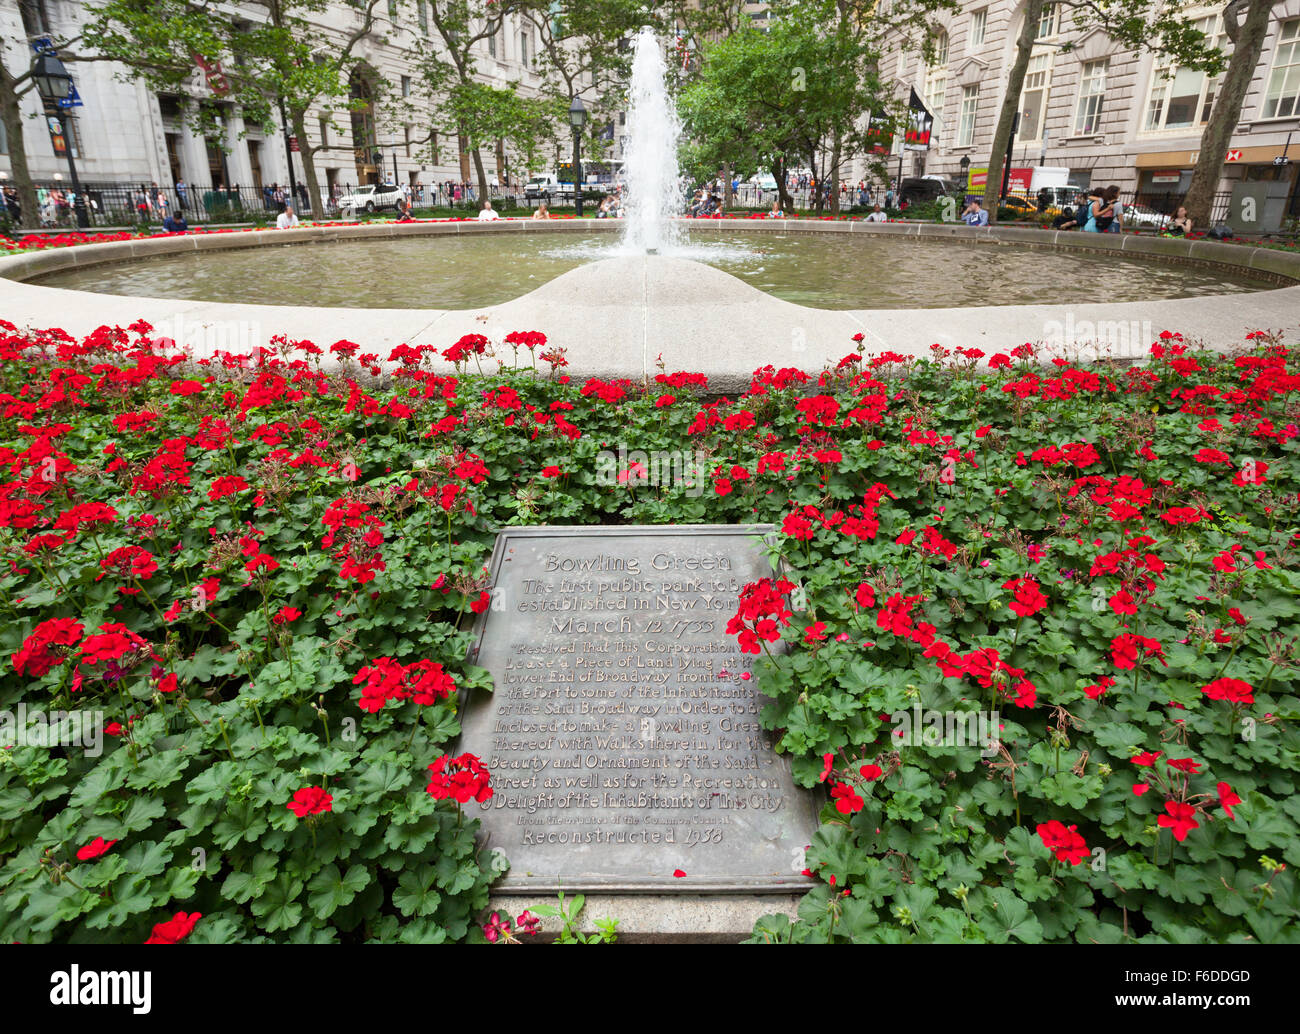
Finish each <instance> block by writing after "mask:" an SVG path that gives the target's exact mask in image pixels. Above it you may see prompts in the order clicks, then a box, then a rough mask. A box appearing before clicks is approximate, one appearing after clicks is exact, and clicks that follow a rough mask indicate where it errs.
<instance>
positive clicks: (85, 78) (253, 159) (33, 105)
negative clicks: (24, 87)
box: [0, 0, 620, 191]
mask: <svg viewBox="0 0 1300 1034" xmlns="http://www.w3.org/2000/svg"><path fill="white" fill-rule="evenodd" d="M82 7H83V5H82V4H80V3H76V2H72V0H34V2H30V0H22V2H20V3H12V2H11V3H3V4H0V40H3V41H4V42H3V45H4V47H5V60H6V63H7V64H8V65H9V67H11V68H18V67H21V65H22V64H24V63H27V62H29V61H30V60H31V52H30V46H29V43H28V41H29V40H30V39H31V38H32V37H34V36H37V35H40V34H43V33H53V34H55V35H56V36H58V37H72V36H75V35H76V34H77V32H78V30H79V28H80V25H81V20H82V17H83V11H82ZM231 7H232V10H234V11H237V10H238V5H231ZM316 24H317V26H318V28H319V29H320V30H321V35H322V38H323V41H324V44H325V45H324V47H323V48H322V49H327V48H328V45H329V43H331V42H333V43H338V42H339V41H342V40H345V39H346V38H347V37H348V36H349V35H350V34H352V33H353V32H355V30H356V29H357V28H358V27H359V26H361V25H362V24H363V22H362V13H361V11H360V10H359V9H358V8H357V7H356V6H355V5H353V4H349V3H346V2H337V3H330V4H329V5H328V7H327V8H326V9H325V10H324V11H323V12H322V13H321V14H320V15H319V16H318V18H317V21H316ZM436 35H437V30H436V29H435V28H434V27H433V25H432V24H431V22H430V19H429V11H428V7H427V4H426V3H424V2H423V0H421V2H414V0H404V2H402V3H388V4H384V3H381V4H379V6H378V8H377V22H376V25H375V26H374V28H373V30H372V31H371V33H370V34H369V35H368V36H367V37H366V38H365V39H363V40H362V41H361V42H360V43H359V44H358V45H357V46H356V47H355V48H354V50H353V54H354V55H355V56H356V57H357V58H359V59H360V60H361V61H362V62H364V69H363V74H362V75H360V76H356V77H354V79H353V83H352V85H353V95H354V96H357V97H361V98H362V99H363V100H364V99H365V98H366V97H367V96H368V95H369V94H370V93H371V92H372V91H374V92H376V93H377V92H378V89H377V87H378V84H380V83H384V84H386V89H387V96H386V97H385V98H384V99H383V100H381V101H378V102H375V103H373V104H372V105H371V106H370V107H369V108H367V109H366V110H364V111H362V112H360V113H359V114H356V115H354V113H353V112H351V111H349V110H347V109H346V108H340V109H339V110H334V111H327V110H317V111H312V112H310V113H309V114H308V117H307V132H308V137H309V140H308V141H307V143H308V144H310V145H316V144H324V147H323V148H322V149H320V150H317V151H316V152H315V164H316V171H317V176H318V178H319V182H320V186H321V189H322V191H325V190H327V189H329V188H342V187H344V186H348V185H352V184H357V183H366V182H383V181H395V182H397V183H399V184H405V183H409V184H411V185H412V186H414V185H416V184H417V183H422V184H424V185H425V186H426V187H430V186H432V185H433V184H436V183H442V182H447V181H451V182H465V181H469V182H473V181H474V180H475V171H474V166H473V162H472V160H471V156H470V154H469V153H467V152H466V150H465V144H464V141H461V140H458V139H456V138H455V137H452V138H450V139H447V138H445V137H444V138H441V139H438V138H435V139H434V140H433V141H431V142H430V143H432V144H433V145H434V146H433V148H432V153H430V148H429V147H428V146H427V145H426V146H421V142H422V141H423V139H424V138H425V137H426V136H427V135H428V133H429V125H428V121H427V120H424V121H422V120H421V119H420V110H419V109H420V105H421V103H424V104H426V105H427V103H428V102H427V100H425V101H421V99H420V97H419V87H418V82H419V80H418V70H417V67H416V63H415V61H414V59H413V51H414V49H415V48H416V45H417V43H421V42H422V43H423V44H425V45H432V44H433V41H434V40H435V39H436ZM539 45H540V41H539V37H538V32H537V29H536V27H535V26H534V25H533V24H532V23H531V22H529V21H528V20H527V19H524V18H522V17H520V16H517V15H510V16H507V18H506V19H505V23H504V25H503V27H502V29H501V31H500V32H499V33H498V34H497V36H496V37H495V38H493V39H488V40H484V41H481V42H480V43H479V44H477V48H478V50H479V51H480V53H479V54H478V55H477V71H478V74H479V76H480V78H481V79H482V80H483V81H485V82H488V83H491V84H492V85H495V86H505V85H506V84H508V83H511V82H514V83H518V84H519V88H520V91H521V92H522V93H524V94H525V95H536V94H537V93H538V92H539V91H540V89H541V86H542V77H541V74H540V71H539V64H538V47H539ZM68 68H69V70H70V71H71V72H72V74H73V76H74V78H75V80H76V86H77V91H78V93H79V95H80V96H81V98H82V101H83V103H82V106H80V107H77V108H74V109H72V117H71V118H70V119H69V121H70V123H71V126H70V131H69V136H70V138H71V139H70V143H71V146H72V149H73V157H74V159H75V160H76V162H77V171H78V174H79V175H80V177H81V179H82V180H83V181H84V182H85V183H86V184H88V185H89V184H112V183H120V184H131V185H138V184H142V183H143V184H149V183H157V184H159V185H160V186H161V187H164V188H169V187H171V186H173V185H174V184H175V183H176V182H178V181H179V180H181V179H184V180H185V182H186V183H187V184H188V185H189V186H190V188H191V189H194V190H196V191H201V190H206V189H210V188H218V187H222V186H236V187H241V188H254V189H261V188H262V187H264V186H266V185H269V184H271V183H278V184H287V183H288V182H289V178H290V177H289V165H288V163H289V161H290V156H292V160H293V162H294V167H295V175H296V178H297V180H298V182H300V183H301V182H304V180H305V177H304V175H303V167H302V154H301V151H298V152H294V151H292V150H290V148H289V146H288V143H287V141H286V134H285V133H284V132H283V131H282V129H281V127H279V126H275V127H271V129H270V131H267V130H266V129H265V128H264V127H261V126H250V125H245V123H244V121H243V119H242V118H241V115H240V112H239V111H238V110H236V109H235V108H234V107H233V106H232V105H229V104H225V105H223V121H224V124H225V140H224V145H225V146H224V147H222V146H221V142H220V141H217V140H215V139H209V138H204V137H201V136H197V135H195V134H194V133H193V132H192V131H191V129H190V128H189V126H188V125H187V122H186V118H185V109H186V107H187V106H188V105H191V104H194V103H196V102H199V101H203V102H205V103H210V102H213V101H214V100H215V98H214V97H213V96H212V94H211V92H210V91H209V90H208V89H207V86H206V83H205V78H204V76H203V75H202V74H200V73H199V72H198V70H197V69H196V75H195V77H194V79H193V80H192V81H191V82H192V86H191V89H190V90H189V91H188V93H187V94H185V95H180V96H173V95H166V94H163V95H159V94H156V93H154V92H152V91H150V90H149V89H148V88H147V87H146V86H144V85H143V84H142V83H141V82H140V81H139V80H138V79H132V78H130V77H129V76H127V75H125V74H124V72H125V70H124V69H123V68H122V67H121V66H119V65H114V64H112V63H109V62H70V63H69V64H68ZM23 113H24V115H25V116H27V118H26V132H25V142H26V147H27V159H28V164H29V168H30V170H31V174H32V177H33V179H34V180H36V181H37V182H39V183H50V182H55V181H60V180H62V181H64V182H66V180H67V176H68V169H67V160H66V158H65V157H63V156H62V155H61V154H59V153H56V141H55V139H54V132H53V130H52V129H50V128H49V127H48V126H47V119H46V116H45V114H44V112H43V109H42V105H41V101H40V99H39V98H38V97H37V96H36V94H35V91H32V92H30V93H28V94H27V95H26V97H25V98H24V99H23ZM613 135H614V149H615V151H616V152H617V149H618V146H619V143H620V141H619V138H618V133H617V132H615V133H614V134H613ZM481 156H482V159H483V163H484V168H485V170H486V171H487V174H488V176H489V179H490V180H492V181H494V183H495V182H499V183H501V184H502V185H507V184H510V183H522V182H523V181H524V180H525V179H526V178H527V176H528V173H529V171H530V170H528V169H525V168H523V167H521V166H517V165H516V164H515V156H514V155H513V154H511V153H509V149H508V147H506V146H503V145H498V146H497V147H496V148H482V149H481ZM544 157H545V159H546V161H547V163H548V164H549V162H550V160H551V159H555V160H556V161H559V160H566V158H565V156H564V155H562V154H561V151H560V149H559V148H557V149H556V153H555V154H554V155H550V156H544ZM10 176H11V170H10V165H9V146H8V141H6V140H4V139H3V134H2V133H0V183H3V182H5V181H6V180H7V179H9V178H10Z"/></svg>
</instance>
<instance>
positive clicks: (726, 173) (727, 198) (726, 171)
mask: <svg viewBox="0 0 1300 1034" xmlns="http://www.w3.org/2000/svg"><path fill="white" fill-rule="evenodd" d="M731 205H732V198H731V163H730V162H723V163H722V210H723V211H724V212H729V211H731Z"/></svg>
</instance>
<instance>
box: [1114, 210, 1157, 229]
mask: <svg viewBox="0 0 1300 1034" xmlns="http://www.w3.org/2000/svg"><path fill="white" fill-rule="evenodd" d="M1119 218H1120V223H1121V225H1122V226H1123V227H1124V229H1126V230H1160V229H1163V228H1164V226H1165V224H1166V223H1167V222H1169V216H1167V215H1163V214H1162V213H1160V212H1157V211H1156V210H1155V209H1154V208H1151V207H1150V206H1148V205H1123V206H1122V207H1121V208H1120V212H1119Z"/></svg>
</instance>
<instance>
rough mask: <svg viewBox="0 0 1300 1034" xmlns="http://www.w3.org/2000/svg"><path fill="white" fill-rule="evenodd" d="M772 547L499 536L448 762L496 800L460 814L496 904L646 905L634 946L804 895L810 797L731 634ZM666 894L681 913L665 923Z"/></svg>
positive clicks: (628, 532)
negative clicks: (478, 766)
mask: <svg viewBox="0 0 1300 1034" xmlns="http://www.w3.org/2000/svg"><path fill="white" fill-rule="evenodd" d="M770 532H771V528H770V527H768V526H756V525H707V526H689V525H666V526H630V527H617V526H615V527H600V526H597V527H576V528H574V527H563V528H560V527H532V528H508V529H506V530H504V531H502V532H501V534H500V535H499V536H498V537H497V542H496V549H495V551H494V553H493V557H492V568H491V577H492V586H493V589H492V600H491V605H490V606H489V607H488V608H487V610H485V611H484V612H483V614H482V615H480V618H479V621H478V625H477V632H478V640H477V646H476V647H474V649H473V651H472V652H471V660H472V661H476V662H477V663H478V664H480V665H482V666H483V667H484V668H487V669H488V670H489V671H490V672H491V673H492V678H493V683H494V686H495V691H494V692H493V693H492V694H491V695H490V696H489V695H488V694H479V695H477V696H476V697H474V698H471V699H468V700H466V701H465V702H464V704H465V706H464V711H463V714H462V719H461V724H462V726H463V729H464V734H463V736H462V737H461V741H460V747H459V749H460V750H462V751H468V752H471V753H473V754H476V755H478V756H479V757H480V758H482V759H483V761H484V763H485V764H486V765H487V767H488V769H489V770H490V771H491V773H492V786H493V794H492V797H491V799H490V800H488V801H486V802H484V803H483V804H481V805H480V804H470V805H468V806H467V808H466V813H467V814H468V815H470V816H473V817H477V818H479V819H480V820H481V822H482V828H481V836H482V839H483V842H484V846H485V847H486V848H487V849H488V850H500V851H502V852H503V853H504V854H505V856H506V858H507V859H508V860H509V863H510V870H509V872H508V873H506V875H505V876H504V877H503V879H502V880H501V881H500V882H499V883H498V884H497V886H496V888H495V890H496V892H497V893H498V894H504V895H510V896H511V897H512V899H514V900H515V901H516V904H517V905H518V908H519V909H520V910H522V908H524V907H526V905H525V904H524V903H523V902H522V901H520V900H519V899H518V898H515V896H516V895H523V896H526V897H529V898H530V899H531V900H532V901H533V902H534V903H537V904H541V903H543V902H544V901H545V900H546V898H547V897H548V896H550V895H552V894H553V893H554V892H555V891H557V890H563V891H564V892H565V894H566V895H572V894H574V893H579V892H581V893H586V894H596V895H599V896H603V895H618V898H617V902H618V903H619V904H618V905H617V907H614V906H611V907H610V908H609V909H608V910H607V911H608V912H609V914H611V915H614V916H616V917H619V918H622V916H623V914H624V911H625V910H626V909H627V908H628V907H629V905H630V904H631V903H632V902H643V903H642V904H638V905H636V906H635V910H634V912H633V913H632V917H633V918H630V919H629V922H630V923H631V924H632V925H633V926H636V927H637V928H638V929H644V930H645V931H646V932H647V934H648V933H649V931H651V930H655V931H658V932H659V933H665V932H671V931H673V930H678V929H680V930H682V931H685V930H686V929H688V928H690V929H693V930H695V932H697V933H702V932H708V931H710V930H712V929H713V928H714V926H715V925H716V924H718V923H721V924H722V925H723V926H726V927H727V929H726V930H725V931H722V930H721V928H719V932H720V934H721V933H725V934H726V936H727V937H731V935H732V934H734V933H736V932H737V930H740V929H741V928H742V927H743V929H744V930H745V931H748V929H749V926H750V925H752V918H757V916H759V915H762V914H764V912H765V911H771V910H772V909H773V908H774V907H776V906H778V902H777V901H776V900H763V899H764V898H767V897H768V896H771V897H772V898H773V899H775V898H777V897H778V896H781V895H795V894H798V893H799V892H801V891H804V890H807V889H808V888H809V887H810V886H811V885H812V882H813V881H811V880H810V879H809V878H808V877H806V876H804V875H803V874H802V870H803V869H804V867H805V863H804V861H803V851H804V848H805V846H806V845H807V844H809V843H810V842H811V838H812V834H813V831H814V830H816V828H817V812H818V808H819V796H818V795H816V794H813V793H809V792H808V791H806V790H803V789H800V788H799V787H797V786H796V785H795V784H794V781H793V779H792V778H791V775H790V766H789V762H788V759H787V758H786V757H784V756H782V755H778V754H777V753H776V752H775V751H774V750H773V748H772V742H771V739H770V736H769V734H768V733H767V732H766V731H765V730H764V729H763V728H762V724H761V721H760V712H761V710H762V706H763V704H764V699H763V698H762V697H761V696H760V695H759V694H758V693H757V692H756V690H755V689H754V681H753V679H752V678H751V674H750V672H751V667H752V664H753V661H754V656H753V655H752V654H744V653H742V652H741V651H740V650H739V648H738V645H737V641H736V638H735V637H734V636H730V635H728V634H727V632H726V626H727V623H728V620H729V619H730V618H731V617H732V615H734V614H735V612H736V599H737V594H738V593H739V591H740V589H741V588H742V587H743V586H744V585H746V584H747V583H749V582H753V581H757V580H758V579H760V578H765V577H771V575H772V571H771V568H770V565H769V563H768V561H767V559H766V556H765V555H764V552H763V545H764V541H765V538H766V536H767V535H768V534H770ZM638 895H644V897H638ZM677 895H682V896H684V897H685V898H686V899H693V903H691V904H683V905H682V906H681V907H680V908H678V907H677V906H671V907H672V909H674V911H673V912H672V918H669V911H668V910H669V908H670V906H669V904H668V901H667V899H668V898H672V897H674V896H677ZM731 895H734V896H735V899H734V900H725V899H726V897H727V896H731ZM601 899H602V900H603V897H602V898H601ZM589 900H594V899H589ZM611 900H613V899H611ZM511 907H514V906H513V905H512V906H511ZM599 911H600V909H598V908H594V907H593V905H591V904H589V905H588V908H587V914H588V915H590V914H592V913H593V912H599ZM641 916H644V922H643V920H642V919H641V918H637V917H641ZM723 916H726V917H729V918H727V919H726V920H725V921H724V920H723V919H722V918H720V917H723ZM742 916H743V917H746V918H743V919H742ZM656 917H657V918H656ZM749 917H752V918H749ZM728 924H730V925H728ZM631 928H632V927H631V926H629V929H631Z"/></svg>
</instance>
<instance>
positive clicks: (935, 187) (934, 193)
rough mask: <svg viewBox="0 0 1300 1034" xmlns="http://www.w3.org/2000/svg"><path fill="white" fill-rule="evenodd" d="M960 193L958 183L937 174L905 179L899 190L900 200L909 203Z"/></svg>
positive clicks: (913, 203) (934, 199)
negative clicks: (936, 175) (941, 177)
mask: <svg viewBox="0 0 1300 1034" xmlns="http://www.w3.org/2000/svg"><path fill="white" fill-rule="evenodd" d="M960 194H961V188H960V187H959V186H958V185H957V184H956V183H953V182H952V181H951V180H945V179H940V178H938V177H935V176H920V177H916V178H913V179H905V180H903V183H902V185H901V186H900V187H899V190H898V197H899V200H900V201H906V202H907V203H908V204H909V205H915V204H919V203H921V202H924V201H937V200H938V199H939V198H941V197H949V196H953V197H959V196H960Z"/></svg>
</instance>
